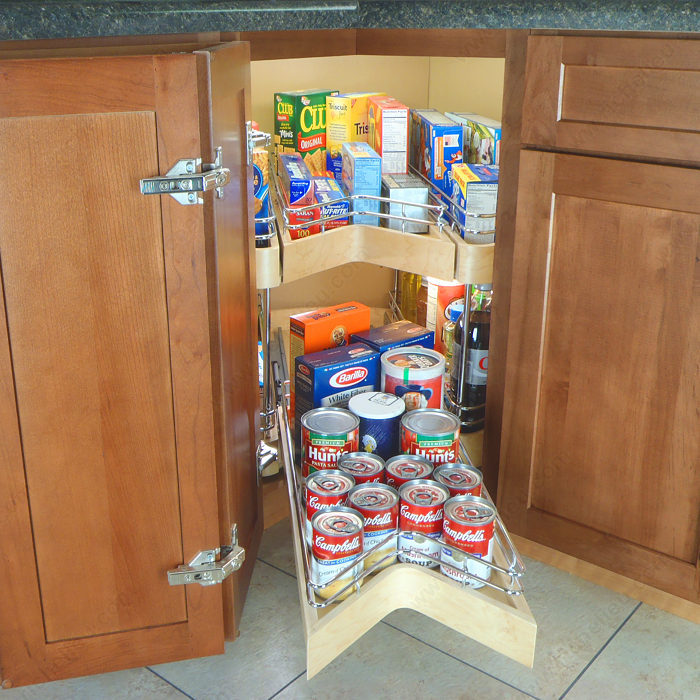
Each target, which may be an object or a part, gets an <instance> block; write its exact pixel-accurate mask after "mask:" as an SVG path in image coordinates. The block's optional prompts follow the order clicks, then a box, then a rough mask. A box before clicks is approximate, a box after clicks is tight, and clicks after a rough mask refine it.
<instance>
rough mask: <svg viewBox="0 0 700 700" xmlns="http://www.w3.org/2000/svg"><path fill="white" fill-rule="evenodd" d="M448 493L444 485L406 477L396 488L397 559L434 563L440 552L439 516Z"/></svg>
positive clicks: (440, 519) (422, 563)
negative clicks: (397, 520)
mask: <svg viewBox="0 0 700 700" xmlns="http://www.w3.org/2000/svg"><path fill="white" fill-rule="evenodd" d="M449 497H450V492H449V491H448V490H447V487H446V486H443V485H442V484H438V483H437V482H436V481H430V480H428V479H414V480H413V481H407V482H406V483H405V484H404V485H403V486H401V488H400V489H399V499H400V507H399V528H400V530H401V532H400V534H399V561H403V562H409V563H412V564H420V565H421V566H428V567H434V566H437V562H436V561H434V560H432V559H429V558H428V557H425V556H421V555H422V554H429V555H431V556H433V557H434V558H435V559H437V558H439V556H440V542H439V541H438V538H439V537H440V535H441V534H442V516H443V506H444V504H445V501H447V499H448V498H449Z"/></svg>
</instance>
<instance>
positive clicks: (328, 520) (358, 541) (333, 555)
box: [311, 507, 363, 561]
mask: <svg viewBox="0 0 700 700" xmlns="http://www.w3.org/2000/svg"><path fill="white" fill-rule="evenodd" d="M311 527H312V531H313V535H312V539H311V550H312V553H313V555H314V557H316V558H317V559H325V560H335V561H337V560H349V559H352V558H356V557H358V556H359V555H360V554H361V553H362V548H363V519H362V516H361V515H360V514H359V513H357V512H355V511H353V510H351V509H350V508H338V507H336V508H334V509H330V510H327V511H322V512H320V513H318V514H316V515H315V516H314V518H313V520H312V521H311Z"/></svg>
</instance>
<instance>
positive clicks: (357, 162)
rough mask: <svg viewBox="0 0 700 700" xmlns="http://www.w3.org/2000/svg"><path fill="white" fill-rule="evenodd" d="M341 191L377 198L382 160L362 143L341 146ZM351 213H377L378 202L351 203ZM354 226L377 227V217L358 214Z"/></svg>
mask: <svg viewBox="0 0 700 700" xmlns="http://www.w3.org/2000/svg"><path fill="white" fill-rule="evenodd" d="M342 180H343V190H344V191H345V192H346V193H347V194H348V195H354V194H365V195H370V196H372V197H379V196H380V194H381V188H382V159H381V158H380V157H379V155H378V154H377V153H376V152H375V151H374V149H373V148H372V147H371V146H370V145H369V144H368V143H364V142H356V143H355V142H351V143H344V144H343V176H342ZM352 206H353V211H369V212H379V200H377V199H357V200H353V202H352ZM352 221H353V223H354V224H367V225H369V226H377V225H378V224H379V217H377V216H372V215H371V214H358V215H356V216H354V217H353V219H352Z"/></svg>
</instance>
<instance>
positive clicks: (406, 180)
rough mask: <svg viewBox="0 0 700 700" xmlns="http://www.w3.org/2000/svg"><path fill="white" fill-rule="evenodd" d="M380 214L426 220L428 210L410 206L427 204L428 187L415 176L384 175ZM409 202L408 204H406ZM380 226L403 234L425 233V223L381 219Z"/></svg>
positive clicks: (426, 225) (426, 226) (426, 227)
mask: <svg viewBox="0 0 700 700" xmlns="http://www.w3.org/2000/svg"><path fill="white" fill-rule="evenodd" d="M382 197H384V198H385V199H386V200H388V201H385V202H382V212H383V213H384V214H390V215H391V216H405V217H408V218H410V219H420V220H422V221H427V220H428V210H427V209H425V208H423V207H418V206H411V205H415V204H428V187H427V185H426V184H425V183H424V182H423V180H421V179H420V178H419V177H416V176H415V175H384V176H383V177H382ZM409 202H410V204H408V203H409ZM382 226H386V227H387V228H393V229H395V230H397V231H404V232H405V233H426V232H427V230H428V224H427V223H418V222H416V221H401V220H400V219H389V218H386V219H383V220H382Z"/></svg>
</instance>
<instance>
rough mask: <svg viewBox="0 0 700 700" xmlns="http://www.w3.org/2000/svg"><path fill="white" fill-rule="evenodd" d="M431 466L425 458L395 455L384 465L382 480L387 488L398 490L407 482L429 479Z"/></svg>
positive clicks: (431, 471)
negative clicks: (387, 485) (383, 479)
mask: <svg viewBox="0 0 700 700" xmlns="http://www.w3.org/2000/svg"><path fill="white" fill-rule="evenodd" d="M432 473H433V465H432V463H431V462H429V461H428V460H427V459H426V458H425V457H419V456H418V455H396V457H392V458H391V459H387V461H386V462H385V463H384V478H385V480H386V483H387V484H389V486H393V487H394V488H395V489H398V488H399V486H401V485H403V484H405V483H406V482H407V481H413V480H414V479H429V478H430V476H431V475H432Z"/></svg>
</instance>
